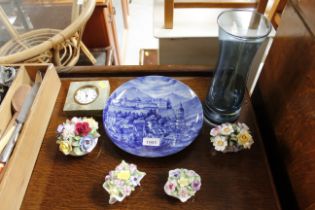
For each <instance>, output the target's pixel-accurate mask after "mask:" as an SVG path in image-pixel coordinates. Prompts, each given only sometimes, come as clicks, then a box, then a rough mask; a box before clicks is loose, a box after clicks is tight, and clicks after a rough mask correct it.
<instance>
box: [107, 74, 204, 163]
mask: <svg viewBox="0 0 315 210" xmlns="http://www.w3.org/2000/svg"><path fill="white" fill-rule="evenodd" d="M106 109H107V110H105V111H104V120H105V122H106V125H105V126H106V130H107V132H108V133H109V135H110V136H111V138H112V140H113V141H114V143H117V144H118V146H119V147H121V148H122V149H125V150H127V151H128V152H130V153H132V154H135V155H139V156H151V157H154V156H165V155H168V154H173V153H175V152H178V151H179V150H182V149H183V148H185V147H186V146H188V145H189V144H190V143H191V142H192V141H193V140H194V138H195V137H196V136H197V135H198V133H199V131H200V128H201V126H202V121H203V114H202V107H201V103H200V101H199V99H198V97H197V96H196V95H195V94H194V93H193V92H192V91H191V90H190V89H188V87H187V86H185V85H184V84H182V83H180V82H178V81H176V80H174V79H171V78H167V77H158V76H156V77H152V76H151V77H142V78H138V79H136V80H133V81H131V82H128V83H125V85H124V87H122V88H118V89H117V90H116V91H115V92H114V93H113V95H112V96H111V97H110V99H109V102H108V106H107V108H106ZM143 138H159V139H161V141H160V145H159V146H158V147H145V149H144V148H143ZM141 149H142V150H141ZM143 149H144V150H143ZM150 152H152V153H150ZM157 152H158V154H157ZM142 153H143V154H142Z"/></svg>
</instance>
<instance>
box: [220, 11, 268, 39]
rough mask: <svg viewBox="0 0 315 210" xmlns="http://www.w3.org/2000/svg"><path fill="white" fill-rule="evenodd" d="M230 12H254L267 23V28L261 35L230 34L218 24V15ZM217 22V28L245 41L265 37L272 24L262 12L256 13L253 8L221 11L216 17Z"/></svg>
mask: <svg viewBox="0 0 315 210" xmlns="http://www.w3.org/2000/svg"><path fill="white" fill-rule="evenodd" d="M231 12H248V13H253V14H255V15H258V16H260V17H261V18H262V19H264V20H265V23H267V28H268V29H267V30H266V32H265V33H264V34H263V35H261V36H238V35H235V34H232V33H230V32H228V31H227V30H225V29H224V27H222V26H221V24H220V17H221V16H223V15H225V14H226V13H231ZM217 24H218V26H219V28H220V29H222V30H223V31H224V32H225V33H227V34H229V35H231V36H232V37H235V38H236V39H239V40H245V41H246V40H258V39H264V38H266V37H267V36H268V35H269V33H270V32H271V30H272V25H271V23H270V21H269V20H268V19H267V18H266V17H265V16H264V15H263V14H261V13H258V12H256V11H254V10H245V9H231V10H226V11H223V12H221V13H220V14H219V16H218V18H217Z"/></svg>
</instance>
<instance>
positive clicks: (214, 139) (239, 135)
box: [210, 123, 254, 153]
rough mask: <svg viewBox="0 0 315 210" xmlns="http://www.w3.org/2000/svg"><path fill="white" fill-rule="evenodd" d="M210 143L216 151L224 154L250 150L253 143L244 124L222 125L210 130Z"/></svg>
mask: <svg viewBox="0 0 315 210" xmlns="http://www.w3.org/2000/svg"><path fill="white" fill-rule="evenodd" d="M210 141H211V143H212V145H213V147H214V149H215V150H216V151H220V152H224V153H226V152H238V151H240V150H243V149H250V148H251V146H252V144H253V143H254V140H253V137H252V135H251V134H250V131H249V128H248V126H247V125H246V124H245V123H233V124H232V123H224V124H221V125H218V126H216V127H214V128H212V129H211V131H210Z"/></svg>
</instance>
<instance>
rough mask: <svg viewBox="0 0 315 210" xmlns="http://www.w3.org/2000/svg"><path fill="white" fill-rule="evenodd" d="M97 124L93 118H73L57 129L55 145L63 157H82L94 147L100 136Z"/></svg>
mask: <svg viewBox="0 0 315 210" xmlns="http://www.w3.org/2000/svg"><path fill="white" fill-rule="evenodd" d="M97 129H98V123H97V122H96V121H95V120H94V119H93V118H86V117H84V118H78V117H73V118H72V119H71V120H67V121H66V122H64V123H63V124H60V125H59V126H58V128H57V139H58V140H57V144H59V150H60V151H61V152H62V153H63V154H65V155H72V156H82V155H86V154H88V153H90V152H91V151H92V150H93V149H94V148H95V146H96V144H97V141H98V137H100V134H99V133H98V132H97Z"/></svg>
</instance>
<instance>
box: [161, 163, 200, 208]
mask: <svg viewBox="0 0 315 210" xmlns="http://www.w3.org/2000/svg"><path fill="white" fill-rule="evenodd" d="M200 187H201V178H200V176H199V175H198V174H197V173H196V172H195V171H193V170H188V169H182V168H181V169H174V170H170V171H169V172H168V180H167V182H166V184H165V185H164V191H165V193H166V194H168V195H169V196H172V197H175V198H178V199H179V200H180V201H181V202H186V201H187V200H188V199H189V198H191V197H192V196H194V195H195V194H196V192H197V191H199V190H200Z"/></svg>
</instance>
